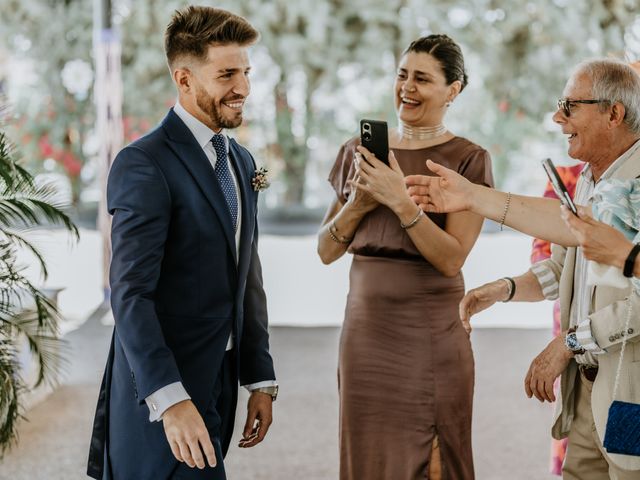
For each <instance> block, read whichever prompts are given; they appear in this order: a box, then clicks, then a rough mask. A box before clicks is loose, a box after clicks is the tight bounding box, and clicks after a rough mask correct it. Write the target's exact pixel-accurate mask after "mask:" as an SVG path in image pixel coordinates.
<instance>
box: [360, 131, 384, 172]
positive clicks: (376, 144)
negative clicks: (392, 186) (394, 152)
mask: <svg viewBox="0 0 640 480" xmlns="http://www.w3.org/2000/svg"><path fill="white" fill-rule="evenodd" d="M360 144H361V145H362V146H363V147H364V148H366V149H367V150H369V151H370V152H371V153H373V154H374V155H375V156H376V158H377V159H378V160H380V161H381V162H383V163H384V164H386V165H389V133H388V130H387V122H383V121H380V120H360Z"/></svg>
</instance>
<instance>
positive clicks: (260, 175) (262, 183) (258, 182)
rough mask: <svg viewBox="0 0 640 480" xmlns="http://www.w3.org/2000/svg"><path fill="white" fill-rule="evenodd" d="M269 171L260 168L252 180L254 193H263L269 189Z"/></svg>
mask: <svg viewBox="0 0 640 480" xmlns="http://www.w3.org/2000/svg"><path fill="white" fill-rule="evenodd" d="M269 185H271V184H270V183H269V169H268V168H265V167H260V168H258V169H257V170H256V171H255V173H254V174H253V178H252V179H251V186H252V187H253V191H254V192H262V191H263V190H266V189H267V188H269Z"/></svg>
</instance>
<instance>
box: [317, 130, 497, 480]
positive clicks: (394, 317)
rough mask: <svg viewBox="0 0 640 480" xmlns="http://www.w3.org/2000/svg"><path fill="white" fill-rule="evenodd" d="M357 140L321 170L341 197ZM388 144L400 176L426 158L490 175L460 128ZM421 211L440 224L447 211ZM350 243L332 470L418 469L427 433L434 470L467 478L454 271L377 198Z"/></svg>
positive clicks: (348, 479)
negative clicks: (423, 248) (440, 264)
mask: <svg viewBox="0 0 640 480" xmlns="http://www.w3.org/2000/svg"><path fill="white" fill-rule="evenodd" d="M357 144H358V142H357V140H356V139H352V140H350V141H349V142H347V143H346V144H344V145H343V146H342V148H341V149H340V152H339V153H338V157H337V159H336V163H335V165H334V167H333V169H332V171H331V174H330V176H329V181H330V182H331V184H332V185H333V187H334V189H335V191H336V193H337V194H338V197H339V198H340V199H341V200H342V201H343V202H344V201H346V200H347V198H348V195H349V194H350V186H349V185H348V184H347V183H346V181H347V180H348V179H351V178H353V176H354V165H353V156H354V153H355V150H354V149H355V146H356V145H357ZM394 153H395V155H396V158H397V160H398V163H399V164H400V167H401V168H402V170H403V172H404V174H405V175H409V174H418V173H420V174H431V175H432V173H430V172H428V171H427V169H426V166H425V160H426V159H428V158H430V159H431V160H433V161H435V162H436V163H440V164H442V165H445V166H447V167H449V168H452V169H454V170H456V171H458V172H459V173H461V174H462V175H464V176H465V177H466V178H468V179H470V180H471V181H473V182H474V183H480V184H484V185H487V186H492V184H493V178H492V175H491V160H490V157H489V155H488V153H487V152H486V151H485V150H483V149H482V148H480V147H479V146H477V145H475V144H473V143H471V142H470V141H468V140H466V139H464V138H461V137H455V138H453V139H452V140H450V141H448V142H446V143H444V144H442V145H438V146H434V147H428V148H425V149H420V150H400V149H395V150H394ZM429 217H430V218H431V219H432V220H433V221H434V222H435V223H436V224H437V225H438V226H440V227H441V228H444V226H445V223H446V215H444V214H441V215H437V214H434V215H431V214H430V215H429ZM349 252H350V253H352V254H353V262H352V265H351V273H350V290H349V295H348V299H347V306H346V312H345V319H344V325H343V328H342V336H341V340H340V360H339V367H338V383H339V390H340V479H341V480H377V479H379V480H413V479H424V478H427V473H428V468H429V461H430V456H431V444H432V442H433V439H434V437H435V436H436V435H437V436H438V440H439V445H440V455H441V463H442V478H443V479H447V480H467V479H473V478H474V471H473V457H472V451H471V410H472V405H473V380H474V362H473V353H472V351H471V344H470V342H469V338H468V336H467V334H466V332H465V331H464V329H463V328H462V325H461V323H460V320H459V317H458V303H459V302H460V300H461V299H462V297H463V295H464V281H463V279H462V274H458V275H457V276H455V277H453V278H447V277H445V276H443V275H442V274H441V273H440V272H438V271H437V270H436V269H435V268H434V267H433V266H432V265H431V264H430V263H429V262H427V261H426V260H425V259H424V258H423V257H422V256H421V255H420V254H419V252H418V250H417V249H416V247H415V246H414V245H413V242H412V241H411V239H410V238H409V236H408V235H407V234H406V232H404V231H403V230H402V228H400V221H399V220H398V218H397V217H396V216H395V215H394V214H393V212H392V211H391V210H389V209H388V208H387V207H384V206H380V207H378V208H377V209H376V210H374V211H372V212H370V213H369V214H368V215H367V216H366V217H364V218H363V219H362V221H361V222H360V225H359V226H358V229H357V231H356V233H355V236H354V239H353V242H352V243H351V245H350V247H349Z"/></svg>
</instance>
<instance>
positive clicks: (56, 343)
mask: <svg viewBox="0 0 640 480" xmlns="http://www.w3.org/2000/svg"><path fill="white" fill-rule="evenodd" d="M40 315H41V313H40V312H37V311H27V312H23V313H21V314H19V315H17V316H15V317H13V318H11V317H5V318H4V319H3V320H2V321H3V322H4V323H5V325H6V326H7V327H8V329H9V330H10V331H11V332H12V333H13V335H14V336H15V335H18V336H19V334H21V335H24V337H25V338H26V339H27V343H28V345H29V350H30V351H31V353H32V354H33V355H34V356H35V358H36V361H37V363H38V371H37V377H36V381H35V384H34V385H33V386H34V387H38V386H40V385H42V384H43V383H46V384H48V385H55V384H57V382H58V379H59V377H60V374H61V372H62V371H63V370H64V368H65V367H66V366H67V365H68V362H67V360H66V359H65V357H64V353H65V352H66V351H67V350H68V344H67V343H66V342H65V341H64V340H62V339H61V338H58V335H57V332H56V331H52V330H51V329H50V328H49V327H48V325H50V322H45V326H43V322H42V318H40Z"/></svg>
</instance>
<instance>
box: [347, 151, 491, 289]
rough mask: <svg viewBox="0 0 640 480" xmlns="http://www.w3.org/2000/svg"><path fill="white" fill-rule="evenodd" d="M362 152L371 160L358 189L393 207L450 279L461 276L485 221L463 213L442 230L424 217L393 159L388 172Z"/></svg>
mask: <svg viewBox="0 0 640 480" xmlns="http://www.w3.org/2000/svg"><path fill="white" fill-rule="evenodd" d="M358 151H360V153H361V154H362V155H364V156H365V158H366V159H367V161H366V162H360V164H359V166H358V168H359V172H360V175H361V177H362V179H363V181H364V184H363V183H360V184H357V185H355V184H354V186H355V187H356V188H358V189H359V190H363V191H366V192H367V193H369V194H370V195H371V196H372V197H373V198H375V199H376V200H377V201H378V202H380V203H382V204H384V205H386V206H387V207H389V208H390V209H391V210H392V211H393V212H394V213H395V214H396V215H397V216H398V219H399V221H400V222H401V224H402V225H410V224H412V223H413V222H414V221H415V223H413V225H412V226H410V227H409V228H407V234H408V235H409V237H410V238H411V240H412V241H413V243H414V245H415V246H416V248H417V249H418V251H419V252H420V254H421V255H422V256H423V257H424V258H425V259H426V260H428V261H429V262H430V263H431V264H432V265H433V266H434V267H435V268H436V269H438V271H440V272H441V273H442V274H443V275H446V276H455V275H457V274H458V272H459V271H460V269H461V268H462V265H463V264H464V261H465V260H466V258H467V255H468V254H469V252H470V251H471V248H472V247H473V244H474V243H475V241H476V239H477V238H478V235H479V234H480V229H481V228H482V217H481V216H479V215H476V214H474V213H470V212H459V213H454V214H450V215H449V216H448V217H447V224H446V226H445V229H444V230H443V229H441V228H440V227H438V225H436V224H435V223H434V222H433V221H432V220H431V219H430V218H429V217H427V216H426V215H423V214H422V211H421V209H420V208H419V207H418V206H417V205H416V204H415V203H414V201H413V200H412V199H411V197H410V196H409V193H408V192H407V189H406V186H405V181H404V174H403V173H402V170H401V169H400V166H399V165H398V162H397V161H396V159H395V156H394V155H393V152H391V153H390V155H389V164H390V166H391V168H388V167H387V166H386V165H384V164H383V163H382V162H380V161H379V160H378V159H377V158H375V156H373V155H371V154H370V153H369V152H368V151H367V150H366V149H364V148H362V147H358Z"/></svg>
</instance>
